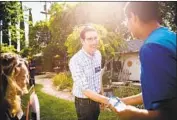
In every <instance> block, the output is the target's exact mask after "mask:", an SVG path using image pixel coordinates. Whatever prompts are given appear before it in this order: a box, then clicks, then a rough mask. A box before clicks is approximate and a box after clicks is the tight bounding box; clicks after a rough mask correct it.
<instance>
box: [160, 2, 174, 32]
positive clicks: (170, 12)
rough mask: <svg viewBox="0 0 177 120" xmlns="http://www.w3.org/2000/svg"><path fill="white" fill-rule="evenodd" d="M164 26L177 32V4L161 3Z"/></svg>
mask: <svg viewBox="0 0 177 120" xmlns="http://www.w3.org/2000/svg"><path fill="white" fill-rule="evenodd" d="M159 5H160V12H161V17H162V24H163V25H165V26H167V27H170V28H171V29H172V30H173V31H175V32H177V12H176V10H177V8H176V6H177V3H176V2H172V1H165V2H164V1H163V2H159Z"/></svg>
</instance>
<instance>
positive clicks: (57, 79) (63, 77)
mask: <svg viewBox="0 0 177 120" xmlns="http://www.w3.org/2000/svg"><path fill="white" fill-rule="evenodd" d="M52 80H53V85H54V86H57V87H58V89H59V90H63V89H69V90H71V88H72V85H73V81H72V78H71V74H70V73H69V72H61V73H59V74H57V75H55V76H54V77H53V78H52Z"/></svg>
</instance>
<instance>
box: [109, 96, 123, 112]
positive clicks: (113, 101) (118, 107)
mask: <svg viewBox="0 0 177 120" xmlns="http://www.w3.org/2000/svg"><path fill="white" fill-rule="evenodd" d="M109 104H111V105H112V106H113V107H115V109H116V110H117V111H118V112H120V111H122V110H124V109H125V107H126V105H125V104H124V103H123V102H122V101H121V100H120V99H119V98H118V97H110V98H109Z"/></svg>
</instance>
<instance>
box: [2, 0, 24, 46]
mask: <svg viewBox="0 0 177 120" xmlns="http://www.w3.org/2000/svg"><path fill="white" fill-rule="evenodd" d="M20 19H22V15H21V9H20V2H17V1H13V2H12V1H6V2H0V20H2V22H3V27H2V29H3V30H2V32H3V43H4V44H7V45H9V31H10V33H11V35H10V36H11V40H12V45H14V47H15V48H16V47H17V35H16V32H17V31H21V30H19V29H17V28H16V25H17V24H18V22H19V21H20Z"/></svg>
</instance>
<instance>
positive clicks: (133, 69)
mask: <svg viewBox="0 0 177 120" xmlns="http://www.w3.org/2000/svg"><path fill="white" fill-rule="evenodd" d="M126 44H127V45H126V47H125V48H123V49H122V50H121V52H119V53H117V54H120V55H121V58H120V61H121V63H122V65H123V66H122V67H123V70H122V73H121V74H119V77H120V79H124V78H125V77H126V78H125V79H127V80H130V81H140V71H141V70H140V69H141V68H140V61H139V50H140V48H141V46H142V44H143V41H141V40H130V41H127V42H126Z"/></svg>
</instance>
